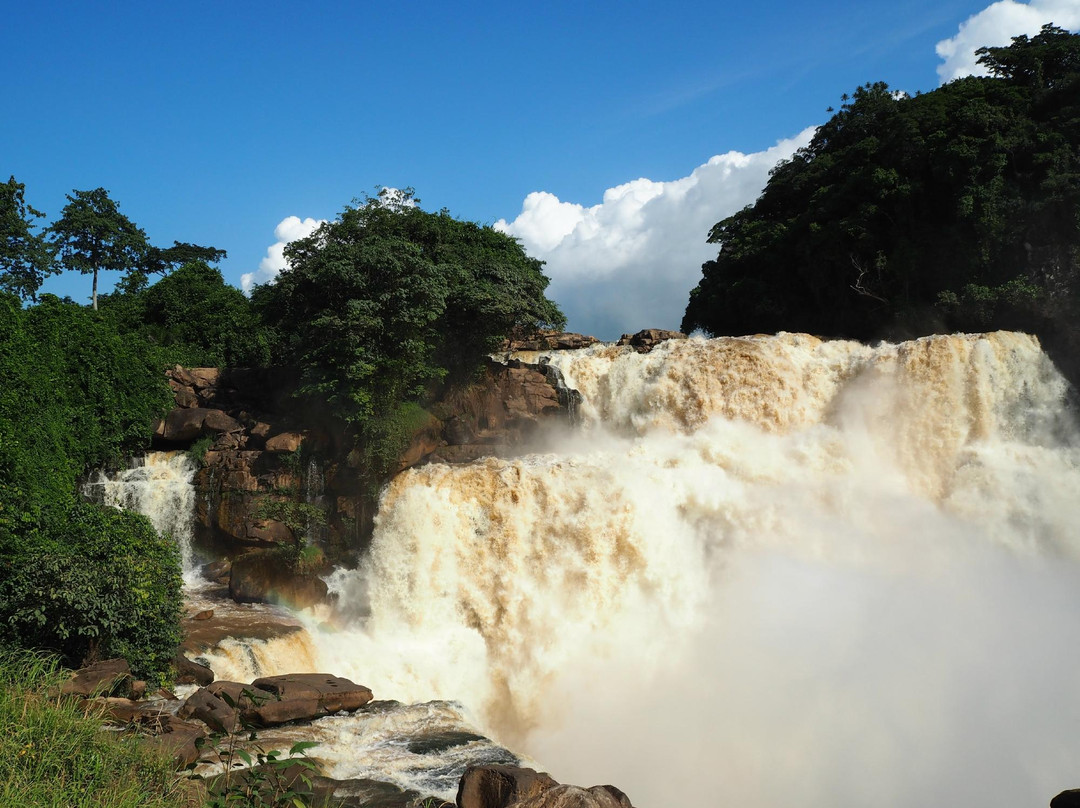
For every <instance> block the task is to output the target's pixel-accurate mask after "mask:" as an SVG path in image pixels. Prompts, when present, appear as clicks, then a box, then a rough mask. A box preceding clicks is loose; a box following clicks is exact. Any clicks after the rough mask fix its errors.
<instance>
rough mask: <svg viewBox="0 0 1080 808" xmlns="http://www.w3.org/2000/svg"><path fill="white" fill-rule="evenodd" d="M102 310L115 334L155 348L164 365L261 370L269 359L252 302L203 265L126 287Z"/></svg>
mask: <svg viewBox="0 0 1080 808" xmlns="http://www.w3.org/2000/svg"><path fill="white" fill-rule="evenodd" d="M200 249H209V248H200ZM219 252H220V251H219ZM102 310H103V311H104V312H105V313H106V314H107V316H108V317H109V318H110V319H111V320H112V321H113V322H114V323H115V324H116V326H117V328H118V329H120V330H121V331H123V332H127V333H131V334H134V335H137V336H138V337H139V338H140V339H142V340H144V341H146V342H148V343H149V344H150V345H152V346H155V349H156V351H157V354H158V356H159V357H160V358H161V362H162V364H163V365H174V364H179V365H184V366H186V367H250V366H262V365H265V364H266V363H267V361H268V359H269V356H270V350H269V342H268V338H267V335H266V333H265V331H264V330H263V329H262V328H261V327H260V324H259V322H258V319H257V317H256V315H255V313H254V311H253V309H252V307H251V303H250V302H249V301H248V299H247V298H246V297H245V296H244V294H243V293H242V292H241V291H240V290H239V289H237V288H236V287H234V286H229V285H228V284H227V283H225V280H224V278H223V277H222V275H221V271H220V270H218V269H217V268H215V267H211V266H209V265H207V264H206V263H204V262H202V261H194V262H189V263H186V264H184V265H183V266H181V267H180V268H179V269H177V270H176V271H175V272H173V273H171V274H169V275H167V276H165V277H164V278H162V279H161V280H159V281H158V282H157V283H155V284H154V285H153V286H149V287H146V288H140V287H137V286H136V287H131V286H125V287H123V288H121V289H120V290H119V291H117V292H114V293H113V294H111V295H108V296H106V297H105V298H103V300H102Z"/></svg>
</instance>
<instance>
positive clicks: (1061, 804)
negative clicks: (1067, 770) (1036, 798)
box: [1050, 788, 1080, 808]
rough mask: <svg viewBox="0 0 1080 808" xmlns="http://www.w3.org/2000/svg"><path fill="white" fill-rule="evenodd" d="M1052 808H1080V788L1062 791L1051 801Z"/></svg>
mask: <svg viewBox="0 0 1080 808" xmlns="http://www.w3.org/2000/svg"><path fill="white" fill-rule="evenodd" d="M1050 808H1080V788H1070V789H1069V790H1068V791H1062V792H1061V793H1060V794H1058V795H1057V796H1056V797H1054V799H1052V800H1050Z"/></svg>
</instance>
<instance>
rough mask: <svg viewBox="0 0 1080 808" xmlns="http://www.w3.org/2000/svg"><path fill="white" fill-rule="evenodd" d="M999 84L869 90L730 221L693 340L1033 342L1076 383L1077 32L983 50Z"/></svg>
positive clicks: (720, 238) (690, 314) (700, 301)
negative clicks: (1017, 338)
mask: <svg viewBox="0 0 1080 808" xmlns="http://www.w3.org/2000/svg"><path fill="white" fill-rule="evenodd" d="M978 53H979V55H980V61H981V63H982V64H983V65H985V66H986V67H987V68H988V69H989V70H990V72H991V76H989V77H968V78H962V79H958V80H956V81H954V82H951V83H949V84H946V85H944V86H942V87H940V88H938V89H936V90H934V91H932V92H929V93H925V94H917V95H914V96H908V95H905V94H903V93H898V92H894V91H893V90H891V89H890V88H889V87H887V86H886V85H885V84H882V83H874V84H866V85H864V86H862V87H859V88H858V89H857V90H856V91H855V92H854V94H853V95H852V96H851V97H850V98H849V97H847V96H845V97H844V99H843V100H844V103H843V106H842V107H841V108H840V110H839V111H837V112H836V113H835V114H834V115H833V117H832V118H831V119H830V120H829V121H828V122H827V123H826V124H825V125H824V126H822V127H821V128H820V129H819V130H818V132H817V134H816V135H815V137H814V139H813V141H812V142H811V143H810V144H809V145H808V146H807V147H805V148H803V149H801V150H799V151H798V152H797V153H796V154H795V156H794V157H793V158H792V159H791V160H790V161H788V162H785V163H782V164H780V165H778V166H777V167H776V168H775V169H774V170H773V172H772V174H771V178H770V180H769V183H768V185H767V187H766V188H765V190H764V192H763V193H762V194H761V196H760V198H759V199H758V200H757V202H756V203H755V204H754V205H752V206H750V207H747V208H745V209H743V210H742V211H740V212H738V213H736V214H735V215H733V216H730V217H728V218H727V219H724V220H723V221H721V222H719V223H718V224H717V225H716V226H715V227H714V228H713V230H712V232H711V233H710V235H709V240H710V241H711V242H713V243H717V244H720V245H721V246H720V252H719V255H718V256H717V258H716V259H715V260H714V261H710V262H708V263H706V264H705V265H704V266H703V268H702V269H703V273H702V279H701V282H700V283H699V284H698V286H697V287H696V288H695V289H694V290H693V291H692V292H691V294H690V301H689V304H688V306H687V309H686V315H685V317H684V319H683V324H682V327H683V330H684V331H691V330H694V329H699V328H700V329H702V330H704V331H706V332H708V333H710V334H714V335H718V334H743V333H754V332H774V331H779V330H786V331H808V332H811V333H816V334H821V335H826V336H843V337H852V338H858V339H875V338H881V337H910V336H915V335H920V334H927V333H933V332H951V331H983V330H988V329H996V328H1005V329H1018V330H1023V331H1029V332H1034V333H1036V334H1037V335H1038V336H1039V337H1040V338H1041V339H1042V341H1043V343H1044V345H1045V346H1046V347H1047V348H1048V349H1049V350H1050V351H1051V353H1052V355H1053V356H1054V358H1055V360H1056V361H1057V362H1058V364H1059V365H1061V366H1062V367H1063V368H1064V369H1065V370H1066V371H1067V372H1068V373H1069V375H1070V376H1071V377H1072V378H1073V380H1074V382H1075V381H1076V379H1077V375H1078V374H1077V371H1078V370H1080V364H1078V363H1077V361H1076V360H1075V359H1074V358H1073V357H1074V355H1076V353H1077V348H1080V326H1078V324H1077V322H1076V320H1077V318H1076V313H1077V311H1078V310H1077V295H1078V293H1080V35H1076V34H1071V33H1069V32H1067V31H1064V30H1062V29H1060V28H1056V27H1054V26H1052V25H1047V26H1044V28H1043V29H1042V31H1041V32H1040V33H1039V34H1037V35H1036V36H1034V37H1030V38H1029V37H1026V36H1021V37H1016V38H1014V39H1013V42H1012V44H1011V45H1010V46H1008V47H1002V48H982V49H980V50H979V51H978Z"/></svg>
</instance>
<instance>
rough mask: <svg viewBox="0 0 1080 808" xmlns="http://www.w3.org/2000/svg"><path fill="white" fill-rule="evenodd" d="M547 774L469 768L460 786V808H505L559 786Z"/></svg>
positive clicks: (515, 768) (513, 768)
mask: <svg viewBox="0 0 1080 808" xmlns="http://www.w3.org/2000/svg"><path fill="white" fill-rule="evenodd" d="M557 785H558V783H557V782H556V781H555V780H553V779H552V777H551V775H550V774H548V773H547V772H538V771H536V770H535V769H526V768H522V767H520V766H503V765H490V766H470V767H469V768H467V769H466V770H465V774H463V775H462V776H461V780H460V781H459V782H458V793H457V808H506V806H509V805H511V804H512V803H517V802H520V801H522V800H527V799H531V798H533V797H536V796H538V795H540V794H542V793H543V792H545V791H547V790H548V789H549V788H552V787H554V786H557Z"/></svg>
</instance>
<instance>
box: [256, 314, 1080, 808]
mask: <svg viewBox="0 0 1080 808" xmlns="http://www.w3.org/2000/svg"><path fill="white" fill-rule="evenodd" d="M549 362H550V365H551V366H552V367H554V368H557V369H558V371H559V373H560V374H561V375H562V377H563V379H564V380H565V383H566V385H567V386H568V387H570V388H573V389H575V390H577V391H578V392H579V393H580V394H581V400H580V404H579V405H578V422H579V423H578V424H577V426H576V427H575V428H573V429H569V428H568V429H567V431H566V432H565V433H564V434H563V435H561V436H554V437H553V438H552V439H551V443H550V444H549V445H547V446H545V447H543V449H544V451H540V452H537V453H534V454H530V455H527V456H524V457H520V458H515V459H496V458H486V459H482V460H479V461H477V462H475V463H472V464H468V465H460V466H447V465H440V464H433V465H428V466H423V467H418V468H413V469H410V470H409V471H406V472H404V473H402V474H400V475H398V476H397V477H396V478H395V479H394V480H393V481H392V482H391V483H390V485H389V486H388V487H387V489H386V490H385V491H384V493H383V496H382V500H381V504H380V508H379V513H378V517H377V520H376V530H375V535H374V537H373V541H372V547H371V551H370V554H369V556H368V557H367V558H366V559H365V562H364V564H363V565H362V567H361V568H360V569H359V570H356V571H350V572H344V571H342V572H339V573H337V574H335V576H333V577H332V579H331V581H330V583H331V587H332V589H334V590H335V591H336V592H337V593H338V594H339V598H340V601H339V608H338V610H337V612H336V613H334V614H327V613H321V614H318V615H314V616H312V617H311V618H310V620H309V621H308V634H309V641H306V642H307V644H306V645H305V654H310V655H311V656H312V657H313V658H314V661H313V662H312V663H311V664H313V665H315V666H316V667H320V668H322V669H325V670H332V671H334V672H335V673H339V674H341V675H344V676H349V677H351V678H353V679H355V680H356V681H362V682H365V683H367V684H368V685H370V686H371V687H372V688H373V689H374V690H375V692H376V693H377V694H378V696H379V697H380V698H395V699H401V700H403V701H424V700H427V699H432V698H442V699H451V698H456V699H459V700H461V702H463V703H464V704H465V705H467V706H468V707H469V708H470V709H471V710H472V711H473V713H474V714H475V715H476V716H477V717H478V720H479V721H480V723H481V725H482V727H483V728H484V731H485V732H487V733H489V734H494V735H495V736H496V737H498V738H499V739H500V740H502V741H503V742H505V743H507V744H508V745H509V746H510V747H511V748H514V749H515V750H519V751H522V752H524V753H526V754H528V755H530V756H531V757H532V758H534V759H535V760H537V761H538V762H539V763H540V764H541V765H542V766H543V767H545V768H547V769H548V770H549V771H551V773H552V774H553V775H554V776H555V777H556V779H559V780H562V781H568V782H578V783H582V784H591V783H596V782H612V783H615V784H617V785H618V786H619V787H620V788H623V789H624V790H625V791H626V792H627V793H628V794H630V795H631V797H632V799H633V800H634V803H635V804H636V805H642V806H662V805H691V804H694V805H726V804H732V805H734V804H742V805H748V806H765V805H778V804H785V803H798V804H808V805H812V806H818V805H820V806H826V805H828V806H863V805H867V804H880V805H885V806H911V805H919V804H922V805H939V804H940V805H944V804H950V803H968V804H978V805H986V806H1006V805H1009V806H1011V805H1020V804H1046V802H1047V801H1048V800H1049V798H1050V797H1051V796H1053V795H1054V794H1055V793H1057V792H1058V791H1060V790H1061V789H1063V788H1067V787H1075V786H1078V785H1080V770H1077V768H1076V760H1078V759H1080V724H1078V723H1077V716H1080V684H1078V680H1077V678H1076V675H1075V671H1076V670H1078V669H1080V565H1078V558H1080V531H1078V530H1077V528H1076V525H1078V524H1080V449H1078V446H1080V442H1078V440H1077V434H1076V428H1075V423H1074V419H1073V414H1072V413H1071V412H1070V411H1069V410H1068V408H1067V406H1066V403H1065V397H1066V384H1065V382H1064V381H1063V379H1062V378H1061V376H1060V375H1059V374H1058V373H1057V371H1056V370H1055V369H1054V367H1053V366H1052V364H1051V363H1050V362H1049V360H1048V359H1047V358H1046V357H1045V356H1044V355H1043V353H1042V352H1041V350H1040V348H1039V345H1038V343H1037V341H1036V340H1034V339H1033V338H1031V337H1027V336H1025V335H1022V334H1010V333H995V334H987V335H954V336H941V337H930V338H924V339H920V340H916V341H912V342H907V343H901V344H896V345H892V344H882V345H878V346H875V347H870V346H865V345H860V344H858V343H854V342H844V341H822V340H818V339H815V338H813V337H809V336H805V335H792V334H781V335H777V336H773V337H764V336H762V337H752V338H739V339H716V340H700V339H691V340H685V341H669V342H666V343H663V344H662V345H660V346H659V347H657V348H656V349H655V350H653V351H652V352H651V353H649V354H637V353H636V352H634V351H633V350H632V349H628V348H620V347H614V346H603V345H598V346H593V347H591V348H588V349H583V350H579V351H567V352H559V353H553V354H552V355H551V357H550V360H549ZM275 656H276V655H275V654H265V655H264V658H263V664H264V666H268V667H270V668H273V667H274V666H278V667H279V668H280V671H279V670H273V669H271V670H264V672H284V671H285V670H286V669H289V668H290V667H292V666H291V664H290V662H291V660H289V659H288V658H287V657H285V656H278V657H276V658H275Z"/></svg>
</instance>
